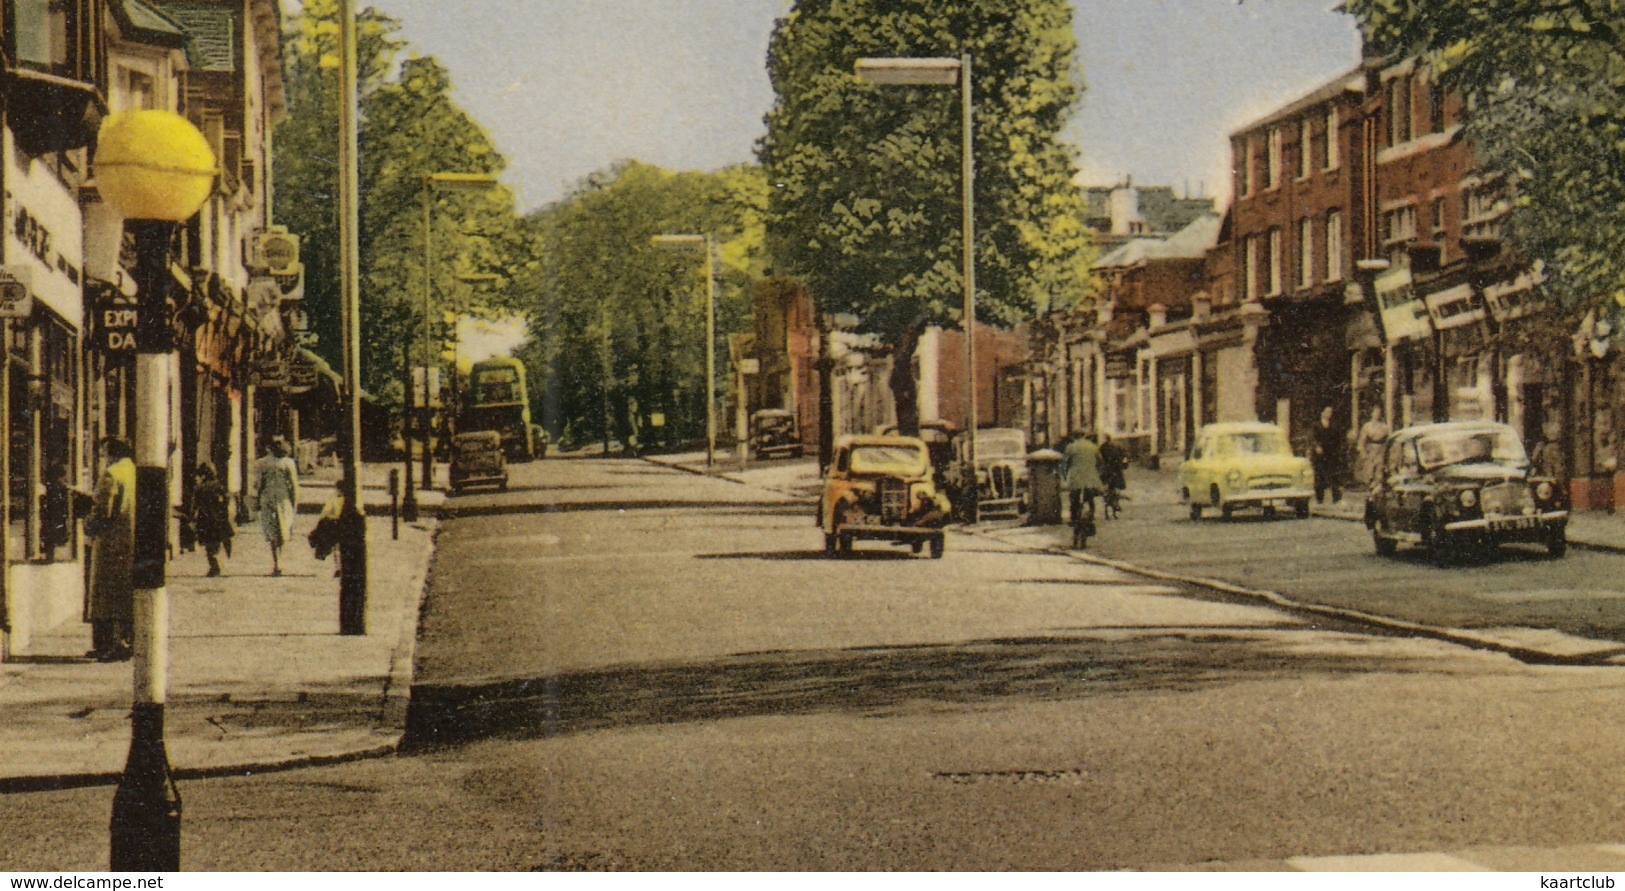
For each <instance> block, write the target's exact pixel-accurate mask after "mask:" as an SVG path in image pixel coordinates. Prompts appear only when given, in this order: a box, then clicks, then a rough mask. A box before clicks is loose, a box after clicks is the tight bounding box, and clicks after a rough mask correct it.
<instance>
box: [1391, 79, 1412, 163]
mask: <svg viewBox="0 0 1625 891" xmlns="http://www.w3.org/2000/svg"><path fill="white" fill-rule="evenodd" d="M1410 141H1411V79H1410V78H1409V77H1396V78H1394V79H1393V80H1391V81H1389V82H1388V144H1389V145H1390V146H1394V145H1399V144H1401V143H1405V142H1410Z"/></svg>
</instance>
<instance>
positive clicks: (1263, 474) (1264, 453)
mask: <svg viewBox="0 0 1625 891" xmlns="http://www.w3.org/2000/svg"><path fill="white" fill-rule="evenodd" d="M1314 494H1315V472H1314V470H1313V469H1312V468H1311V467H1310V466H1309V459H1308V458H1304V457H1301V456H1299V455H1294V454H1293V453H1292V446H1291V445H1290V444H1289V443H1288V442H1287V437H1286V431H1285V430H1282V429H1281V428H1280V427H1279V426H1278V425H1275V424H1267V423H1262V422H1257V421H1237V422H1228V423H1219V424H1207V425H1205V426H1203V427H1202V429H1201V430H1199V431H1197V434H1196V439H1195V441H1194V442H1193V443H1192V444H1191V450H1190V454H1189V455H1188V456H1187V457H1186V458H1185V460H1184V461H1182V462H1180V464H1179V496H1180V499H1181V500H1183V501H1185V502H1187V503H1189V505H1190V512H1191V519H1192V520H1200V519H1201V518H1202V511H1203V509H1205V508H1209V507H1212V508H1217V509H1218V511H1219V513H1220V515H1222V516H1223V517H1224V518H1225V519H1229V518H1230V516H1231V515H1232V514H1234V513H1235V510H1236V508H1238V507H1246V508H1259V509H1262V510H1263V511H1264V512H1265V514H1266V515H1268V514H1273V513H1274V512H1275V510H1276V509H1277V508H1283V507H1290V508H1292V510H1293V511H1294V512H1295V513H1296V514H1297V515H1298V516H1300V517H1307V516H1309V499H1311V498H1313V497H1314Z"/></svg>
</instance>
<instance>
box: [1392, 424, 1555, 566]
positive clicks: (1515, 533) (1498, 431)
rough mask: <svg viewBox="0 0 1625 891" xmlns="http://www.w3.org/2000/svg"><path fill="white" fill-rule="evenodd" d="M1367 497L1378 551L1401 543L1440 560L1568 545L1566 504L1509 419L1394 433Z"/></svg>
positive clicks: (1423, 426)
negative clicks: (1537, 470)
mask: <svg viewBox="0 0 1625 891" xmlns="http://www.w3.org/2000/svg"><path fill="white" fill-rule="evenodd" d="M1374 475H1375V478H1374V479H1373V480H1372V482H1371V492H1370V496H1369V498H1368V499H1367V501H1366V509H1365V524H1366V527H1367V528H1368V529H1370V530H1371V538H1372V541H1373V542H1374V543H1375V544H1376V548H1377V553H1378V554H1381V555H1384V556H1387V555H1390V554H1393V553H1394V551H1395V550H1396V548H1397V546H1398V545H1399V544H1400V543H1401V542H1404V543H1407V544H1414V545H1418V546H1420V547H1423V548H1426V549H1427V550H1428V552H1429V554H1430V555H1431V556H1432V557H1433V559H1434V560H1435V561H1436V562H1441V563H1442V562H1447V561H1448V560H1449V559H1450V557H1451V556H1453V555H1454V554H1457V553H1459V552H1461V551H1462V550H1464V549H1466V548H1470V547H1491V546H1496V545H1500V544H1501V543H1503V542H1529V543H1534V544H1541V545H1544V546H1545V547H1546V551H1547V553H1549V554H1550V555H1551V556H1553V557H1561V556H1563V554H1564V553H1565V552H1566V551H1567V550H1568V521H1569V504H1568V496H1567V493H1566V492H1564V491H1563V487H1562V486H1559V485H1558V484H1557V481H1556V480H1553V479H1551V478H1548V477H1541V476H1533V475H1531V473H1530V467H1529V457H1528V455H1527V454H1526V453H1525V452H1524V448H1523V443H1522V442H1520V441H1519V439H1518V436H1517V434H1516V433H1514V432H1513V430H1512V428H1511V427H1509V426H1507V425H1506V424H1500V423H1493V422H1489V421H1457V422H1449V423H1439V424H1421V425H1417V426H1413V427H1406V428H1404V429H1403V430H1398V431H1396V432H1394V433H1392V434H1389V436H1388V439H1387V440H1386V442H1385V443H1384V446H1383V455H1382V462H1381V464H1380V465H1379V466H1378V467H1377V468H1376V469H1375V474H1374Z"/></svg>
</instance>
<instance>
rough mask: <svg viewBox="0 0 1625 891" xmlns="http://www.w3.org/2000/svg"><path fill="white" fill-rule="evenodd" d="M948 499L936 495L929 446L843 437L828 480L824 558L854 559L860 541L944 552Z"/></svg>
mask: <svg viewBox="0 0 1625 891" xmlns="http://www.w3.org/2000/svg"><path fill="white" fill-rule="evenodd" d="M948 515H949V505H948V499H947V498H946V497H944V496H943V495H942V493H941V492H939V491H938V490H937V485H936V481H935V479H934V474H933V473H932V470H931V458H930V454H929V452H928V451H927V450H926V445H925V442H924V441H922V440H920V439H919V438H917V437H913V436H843V437H841V438H840V439H839V440H837V441H836V443H835V454H834V455H833V456H832V460H831V461H830V466H829V472H828V474H827V475H826V476H825V477H824V492H823V495H822V496H821V497H820V498H819V501H818V525H819V527H820V528H821V529H822V530H823V532H824V553H825V554H827V555H829V556H835V555H837V554H846V553H850V552H851V550H852V543H853V542H854V541H858V540H864V539H869V540H880V541H890V542H895V543H899V544H907V545H909V546H910V547H912V548H913V549H914V552H915V553H919V552H920V551H921V550H922V549H923V548H925V547H927V546H929V547H930V549H931V556H932V557H941V556H942V551H943V545H944V541H943V535H944V533H943V531H942V526H943V524H945V523H946V522H947V521H948Z"/></svg>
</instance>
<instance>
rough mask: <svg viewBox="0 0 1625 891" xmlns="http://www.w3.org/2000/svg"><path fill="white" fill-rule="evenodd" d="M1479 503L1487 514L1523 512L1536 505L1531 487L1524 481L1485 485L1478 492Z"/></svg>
mask: <svg viewBox="0 0 1625 891" xmlns="http://www.w3.org/2000/svg"><path fill="white" fill-rule="evenodd" d="M1478 503H1479V504H1480V505H1482V506H1483V511H1484V513H1487V514H1521V513H1524V512H1525V511H1526V510H1527V509H1530V508H1533V507H1534V506H1535V502H1534V499H1533V498H1531V497H1530V495H1529V487H1528V486H1525V485H1523V484H1522V483H1497V484H1495V485H1492V486H1485V487H1484V489H1483V491H1481V492H1479V494H1478Z"/></svg>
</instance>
